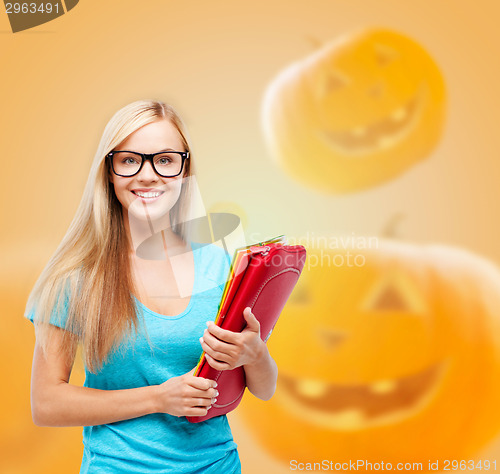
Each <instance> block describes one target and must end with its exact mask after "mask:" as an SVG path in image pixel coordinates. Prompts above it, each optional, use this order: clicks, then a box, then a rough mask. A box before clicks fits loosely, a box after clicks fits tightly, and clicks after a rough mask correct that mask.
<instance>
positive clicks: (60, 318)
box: [26, 292, 69, 329]
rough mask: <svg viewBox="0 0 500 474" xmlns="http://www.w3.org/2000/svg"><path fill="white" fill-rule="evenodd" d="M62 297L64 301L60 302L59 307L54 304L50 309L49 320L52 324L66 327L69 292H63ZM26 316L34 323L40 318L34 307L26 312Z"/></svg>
mask: <svg viewBox="0 0 500 474" xmlns="http://www.w3.org/2000/svg"><path fill="white" fill-rule="evenodd" d="M63 298H64V301H63V302H62V304H61V305H60V307H59V308H58V305H57V304H56V305H55V307H54V309H53V310H52V314H51V316H50V321H49V322H50V324H52V325H54V326H57V327H60V328H62V329H66V323H67V320H68V309H69V294H68V293H67V292H65V293H64V295H63ZM26 318H27V319H28V320H30V321H31V322H32V323H33V324H34V323H35V321H38V320H39V319H40V316H39V315H38V314H37V311H36V308H33V309H32V310H31V311H30V312H29V313H28V314H26Z"/></svg>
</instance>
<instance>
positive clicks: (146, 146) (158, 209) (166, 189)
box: [109, 120, 185, 220]
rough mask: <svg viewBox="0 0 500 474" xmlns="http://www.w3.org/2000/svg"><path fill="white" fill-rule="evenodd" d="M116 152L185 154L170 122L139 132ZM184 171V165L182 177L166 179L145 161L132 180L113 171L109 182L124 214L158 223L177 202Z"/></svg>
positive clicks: (160, 123)
mask: <svg viewBox="0 0 500 474" xmlns="http://www.w3.org/2000/svg"><path fill="white" fill-rule="evenodd" d="M115 150H117V151H119V150H123V151H135V152H139V153H148V154H149V153H157V152H160V151H166V150H173V151H185V147H184V145H183V143H182V138H181V136H180V134H179V132H178V131H177V129H176V128H175V127H174V125H172V123H171V122H170V121H169V120H159V121H157V122H153V123H150V124H148V125H144V126H143V127H141V128H139V129H138V130H136V131H135V132H134V133H132V134H131V135H130V136H129V137H127V138H126V139H125V140H124V141H123V142H122V143H120V145H118V146H117V147H116V148H115ZM184 170H185V165H184V169H183V173H182V174H181V175H179V176H176V177H174V178H163V177H161V176H159V175H158V174H156V172H155V171H154V169H153V167H152V166H151V163H150V162H149V161H146V162H145V163H144V165H143V167H142V169H141V171H140V172H139V173H138V174H136V175H135V176H131V177H129V178H126V177H122V176H117V175H116V174H114V173H113V171H112V170H111V169H110V174H109V180H110V181H111V183H113V186H114V189H115V194H116V197H117V198H118V201H120V203H121V205H122V206H123V209H124V211H126V212H127V213H129V214H132V215H133V216H134V217H136V218H138V219H140V220H157V219H160V218H164V217H166V216H168V214H169V211H170V210H171V209H172V207H173V206H174V204H175V203H176V202H177V200H178V198H179V195H180V192H181V186H182V177H183V174H184ZM151 193H153V194H151Z"/></svg>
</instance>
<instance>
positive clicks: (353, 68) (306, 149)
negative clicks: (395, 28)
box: [263, 30, 444, 192]
mask: <svg viewBox="0 0 500 474" xmlns="http://www.w3.org/2000/svg"><path fill="white" fill-rule="evenodd" d="M263 118H264V127H265V132H266V135H267V138H268V142H269V144H270V145H271V148H272V151H273V153H274V155H275V156H276V157H277V158H278V159H279V161H280V163H281V164H282V165H283V167H284V168H285V169H286V170H287V171H288V172H289V173H290V174H291V175H292V176H294V177H296V178H297V179H300V180H302V181H303V182H305V183H307V184H309V185H311V186H314V187H316V188H319V189H324V190H327V191H333V192H344V191H354V190H357V189H362V188H365V187H368V186H372V185H375V184H378V183H380V182H383V181H385V180H387V179H390V178H392V177H394V176H396V175H398V174H399V173H401V172H402V171H404V170H405V169H407V168H408V167H409V166H410V165H411V164H413V163H415V162H417V161H419V160H422V159H424V158H426V156H427V155H428V154H429V152H430V151H431V150H432V149H433V148H434V146H435V145H436V143H437V141H438V139H439V137H440V135H441V129H442V126H443V118H444V83H443V79H442V76H441V73H440V72H439V69H438V68H437V66H436V64H435V63H434V61H433V60H432V58H431V57H430V56H429V54H428V53H427V52H426V51H425V50H424V49H423V48H422V47H421V46H420V45H418V44H417V43H415V42H414V41H412V40H410V39H408V38H407V37H405V36H403V35H401V34H397V33H394V32H391V31H387V30H374V31H367V32H362V33H359V34H357V35H353V36H352V37H346V38H342V39H341V40H340V41H337V42H334V43H332V44H330V45H327V46H325V47H324V48H322V49H321V50H320V51H318V52H317V53H316V54H314V55H312V56H310V57H309V58H306V59H305V60H304V61H302V62H300V63H297V64H294V65H293V66H292V67H290V68H289V69H287V70H286V71H284V72H283V73H282V74H281V75H280V76H279V77H278V78H277V79H276V80H275V81H274V82H273V83H272V84H271V85H270V87H269V89H268V92H267V95H266V98H265V101H264V115H263Z"/></svg>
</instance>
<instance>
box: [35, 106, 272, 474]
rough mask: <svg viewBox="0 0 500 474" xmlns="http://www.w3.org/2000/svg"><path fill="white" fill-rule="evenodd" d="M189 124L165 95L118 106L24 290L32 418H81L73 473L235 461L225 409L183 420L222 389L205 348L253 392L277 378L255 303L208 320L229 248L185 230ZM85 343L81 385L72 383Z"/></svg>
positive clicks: (235, 464) (204, 467) (236, 464)
mask: <svg viewBox="0 0 500 474" xmlns="http://www.w3.org/2000/svg"><path fill="white" fill-rule="evenodd" d="M186 137H187V135H186V132H185V128H184V126H183V124H182V121H181V119H180V118H179V116H178V115H177V113H176V112H175V111H174V109H173V108H172V107H171V106H169V105H167V104H164V103H162V102H158V101H138V102H134V103H132V104H129V105H128V106H126V107H124V108H123V109H121V110H120V111H118V112H117V113H116V114H115V115H114V117H113V118H112V119H111V120H110V122H109V123H108V125H107V126H106V128H105V130H104V133H103V136H102V139H101V142H100V144H99V147H98V150H97V153H96V156H95V159H94V162H93V165H92V168H91V171H90V176H89V179H88V182H87V185H86V188H85V191H84V195H83V198H82V201H81V203H80V206H79V208H78V210H77V213H76V216H75V218H74V220H73V222H72V224H71V226H70V228H69V230H68V232H67V234H66V236H65V237H64V239H63V241H62V242H61V244H60V246H59V247H58V249H57V250H56V252H55V254H54V255H53V257H52V258H51V260H50V261H49V263H48V264H47V266H46V268H45V269H44V271H43V272H42V274H41V276H40V277H39V279H38V281H37V282H36V284H35V287H34V288H33V291H32V293H31V294H30V297H29V299H28V303H27V307H26V312H25V315H26V316H27V317H28V318H29V319H30V320H31V321H32V322H33V323H34V324H35V333H36V344H35V350H34V356H33V368H32V383H31V404H32V413H33V420H34V422H35V423H36V424H37V425H40V426H75V425H76V426H83V427H84V428H83V442H84V446H85V449H84V453H83V460H82V466H81V471H80V472H81V473H94V472H96V473H97V472H113V473H122V472H123V473H135V472H137V473H141V474H146V473H153V472H162V473H163V472H175V473H184V472H185V473H188V472H189V473H194V472H196V473H201V472H203V473H220V472H224V473H228V474H229V473H233V472H234V473H239V472H241V466H240V461H239V456H238V453H237V449H236V448H237V446H236V443H235V442H234V440H233V437H232V434H231V430H230V427H229V424H228V421H227V418H226V416H225V415H224V416H217V417H214V418H211V419H209V420H207V421H204V422H202V423H195V424H192V423H189V422H188V421H187V419H186V416H203V415H205V414H206V413H207V411H208V410H209V409H210V407H211V405H212V404H213V403H214V401H215V400H216V397H217V394H218V392H217V388H216V383H215V381H213V380H208V379H204V378H201V377H194V376H193V372H194V367H195V366H196V364H197V362H198V359H199V356H200V355H201V352H202V350H205V352H206V354H207V360H208V361H209V363H210V364H211V365H213V366H214V367H216V368H218V369H219V370H221V369H222V370H227V369H231V368H234V367H238V366H243V367H244V370H245V375H246V378H247V385H248V388H249V390H250V391H251V392H252V393H253V394H254V395H255V396H257V397H259V398H261V399H268V398H270V397H271V396H272V394H273V393H274V390H275V387H276V378H277V368H276V364H275V362H274V360H273V359H272V358H271V356H270V355H269V352H268V351H267V348H266V345H265V344H264V343H263V342H262V340H261V338H260V328H259V324H258V322H257V320H256V318H255V316H254V315H252V314H251V312H250V311H249V310H246V311H245V312H244V316H245V319H246V321H247V323H248V325H247V327H246V328H245V329H244V330H243V331H242V332H241V333H232V332H230V331H225V330H222V329H221V328H218V327H215V325H214V324H213V323H212V322H210V321H213V319H214V318H215V315H216V312H217V306H218V303H219V301H220V298H221V295H222V290H223V287H224V284H225V278H226V276H227V271H228V258H227V254H226V253H225V252H224V251H223V250H222V249H221V248H220V247H218V246H216V245H201V244H197V243H195V242H193V241H190V240H189V239H188V238H187V236H188V232H187V227H186V216H187V213H186V209H187V208H188V206H189V201H190V198H189V197H190V186H191V183H192V179H191V178H192V176H193V163H192V159H193V157H192V154H191V152H190V147H189V144H188V140H187V138H186ZM139 246H140V254H139V253H138V248H139ZM207 321H208V323H207ZM207 325H208V328H207ZM200 336H201V337H200ZM79 344H80V345H81V347H82V356H83V360H84V365H85V373H86V378H85V383H84V386H83V387H78V386H75V385H72V384H69V378H70V374H71V370H72V367H73V362H74V359H75V354H76V348H77V346H78V345H79Z"/></svg>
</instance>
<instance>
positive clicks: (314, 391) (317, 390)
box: [296, 379, 327, 398]
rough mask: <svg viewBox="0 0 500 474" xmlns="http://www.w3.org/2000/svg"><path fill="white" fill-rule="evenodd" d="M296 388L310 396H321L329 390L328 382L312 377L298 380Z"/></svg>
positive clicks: (302, 393)
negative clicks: (312, 378)
mask: <svg viewBox="0 0 500 474" xmlns="http://www.w3.org/2000/svg"><path fill="white" fill-rule="evenodd" d="M296 388H297V391H298V392H299V393H300V394H301V395H304V396H305V397H310V398H319V397H321V396H323V395H324V394H325V393H326V391H327V386H326V384H324V383H322V382H318V381H316V380H311V379H302V380H299V381H297V386H296Z"/></svg>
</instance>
